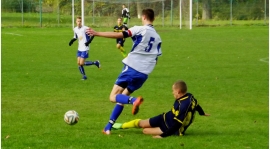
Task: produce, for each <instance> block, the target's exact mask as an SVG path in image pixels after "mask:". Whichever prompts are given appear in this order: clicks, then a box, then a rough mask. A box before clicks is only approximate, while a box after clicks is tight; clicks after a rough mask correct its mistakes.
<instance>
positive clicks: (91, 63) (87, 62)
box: [84, 61, 94, 66]
mask: <svg viewBox="0 0 270 149" xmlns="http://www.w3.org/2000/svg"><path fill="white" fill-rule="evenodd" d="M93 64H94V62H92V61H85V62H84V65H86V66H89V65H93Z"/></svg>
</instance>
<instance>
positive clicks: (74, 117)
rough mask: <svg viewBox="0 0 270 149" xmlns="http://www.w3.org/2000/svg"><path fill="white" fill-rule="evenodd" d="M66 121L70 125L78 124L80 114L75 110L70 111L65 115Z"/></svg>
mask: <svg viewBox="0 0 270 149" xmlns="http://www.w3.org/2000/svg"><path fill="white" fill-rule="evenodd" d="M64 121H65V122H66V123H67V124H69V125H74V124H77V123H78V121H79V114H78V113H77V112H76V111H74V110H69V111H67V112H66V113H65V115H64Z"/></svg>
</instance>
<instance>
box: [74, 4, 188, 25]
mask: <svg viewBox="0 0 270 149" xmlns="http://www.w3.org/2000/svg"><path fill="white" fill-rule="evenodd" d="M123 4H125V5H126V7H127V8H128V9H129V11H130V16H131V19H130V20H128V26H134V25H141V19H140V17H141V11H142V10H143V9H145V8H152V9H153V10H154V11H155V22H154V25H155V26H179V28H191V27H192V17H190V16H192V14H191V13H192V11H190V10H192V0H72V20H73V21H72V24H73V27H74V23H75V22H74V18H75V17H76V16H81V17H82V19H83V20H82V22H83V24H84V25H87V26H103V27H110V26H114V25H115V24H116V21H117V18H119V17H121V12H122V5H123Z"/></svg>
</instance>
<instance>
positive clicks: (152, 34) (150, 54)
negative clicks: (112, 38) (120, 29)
mask: <svg viewBox="0 0 270 149" xmlns="http://www.w3.org/2000/svg"><path fill="white" fill-rule="evenodd" d="M126 32H128V35H129V36H130V37H132V40H133V46H132V49H131V51H130V53H129V54H128V56H127V57H126V58H125V59H123V61H122V62H123V63H124V64H126V65H127V66H129V67H131V68H133V69H135V70H137V71H139V72H141V73H144V74H147V75H148V74H150V73H151V72H152V71H153V69H154V67H155V65H156V62H157V57H158V56H160V55H161V54H162V52H161V38H160V36H159V35H158V34H157V32H156V30H155V29H154V27H153V26H152V25H145V26H134V27H132V28H130V29H128V30H127V31H126Z"/></svg>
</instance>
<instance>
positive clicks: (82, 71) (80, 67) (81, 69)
mask: <svg viewBox="0 0 270 149" xmlns="http://www.w3.org/2000/svg"><path fill="white" fill-rule="evenodd" d="M79 70H80V72H81V74H82V75H84V76H85V72H84V68H83V66H79Z"/></svg>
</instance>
